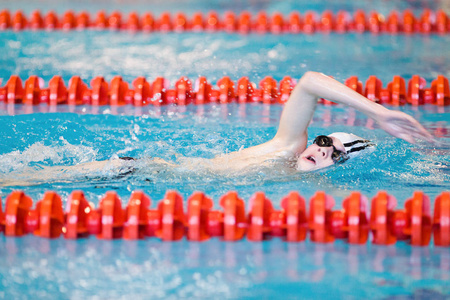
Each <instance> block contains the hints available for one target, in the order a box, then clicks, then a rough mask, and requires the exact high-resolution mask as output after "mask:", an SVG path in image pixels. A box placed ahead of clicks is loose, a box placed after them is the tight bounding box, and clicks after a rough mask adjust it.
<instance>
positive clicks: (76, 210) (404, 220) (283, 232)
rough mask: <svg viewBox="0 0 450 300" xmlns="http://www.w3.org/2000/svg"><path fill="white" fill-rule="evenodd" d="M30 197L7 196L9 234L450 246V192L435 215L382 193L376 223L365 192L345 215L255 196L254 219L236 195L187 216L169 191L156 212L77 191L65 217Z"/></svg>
mask: <svg viewBox="0 0 450 300" xmlns="http://www.w3.org/2000/svg"><path fill="white" fill-rule="evenodd" d="M32 202H33V201H32V200H31V198H30V197H28V196H26V195H25V194H24V193H23V192H22V191H14V192H12V193H11V194H10V195H8V197H7V198H6V205H5V212H4V213H3V211H2V207H1V205H0V229H1V230H0V231H4V233H5V235H6V236H22V235H24V234H28V233H34V234H35V235H36V236H40V237H43V238H57V237H59V236H60V235H61V234H62V233H63V234H64V236H65V238H68V239H77V238H82V237H87V236H88V235H90V234H93V235H97V237H98V238H100V239H108V240H109V239H115V238H122V237H123V238H125V239H129V240H136V239H143V238H146V237H154V236H156V237H158V238H160V239H161V240H163V241H177V240H180V239H182V238H183V236H186V238H187V239H188V240H190V241H205V240H207V239H210V238H212V237H220V238H222V239H223V240H225V241H238V240H241V239H243V238H244V236H245V235H246V236H247V238H248V240H250V241H262V240H265V239H269V238H271V237H279V238H282V239H284V240H286V241H288V242H301V241H304V240H305V239H306V236H307V232H308V231H309V232H310V238H311V240H312V241H313V242H317V243H330V242H333V241H334V240H335V239H345V240H346V241H347V242H348V243H350V244H364V243H366V242H367V240H368V239H369V234H370V232H371V233H372V243H374V244H377V245H391V244H394V243H395V242H397V241H400V240H405V241H408V242H409V243H410V244H411V245H413V246H427V245H429V244H430V241H431V236H432V235H433V236H434V245H435V246H441V247H448V246H450V221H449V220H450V192H448V191H446V192H443V193H441V194H440V195H439V196H438V197H436V200H435V205H434V214H433V217H432V216H431V201H430V199H429V197H428V196H427V195H425V194H424V193H423V192H421V191H416V192H414V194H413V196H412V198H410V199H408V200H407V201H406V202H405V209H396V205H397V200H396V199H395V198H394V197H393V196H391V195H389V194H388V193H386V192H384V191H380V192H378V193H377V195H376V196H375V197H374V198H373V199H372V203H371V210H370V220H369V219H368V214H369V211H368V208H369V206H368V201H367V198H366V197H365V196H364V195H361V194H360V193H359V192H352V193H351V194H350V195H349V197H347V198H345V199H344V200H343V203H342V207H343V208H342V209H341V210H334V211H333V210H332V209H333V206H334V199H333V198H332V197H331V196H329V195H327V194H325V193H324V192H321V191H319V192H317V193H316V194H315V195H314V196H313V197H311V199H310V207H309V213H308V216H307V213H306V206H305V200H304V199H303V197H301V196H300V195H299V194H298V193H297V192H291V193H289V194H288V195H287V196H286V197H284V198H283V199H282V200H281V210H276V209H274V207H273V206H272V203H271V201H270V200H269V199H267V197H266V196H265V194H264V193H262V192H257V193H255V194H254V195H253V196H252V197H251V198H250V200H249V210H248V214H247V215H246V214H245V207H244V201H243V200H242V199H241V198H240V197H239V196H238V194H237V193H236V192H228V193H227V194H225V195H224V196H223V197H222V198H221V199H220V201H219V202H220V206H221V207H222V210H212V207H213V205H214V204H213V201H212V200H211V199H210V198H208V197H207V196H206V195H204V194H203V193H200V192H195V193H194V194H193V195H192V196H190V197H189V198H188V201H187V211H186V213H185V212H184V208H183V199H182V197H181V196H180V195H179V194H178V193H177V192H175V191H168V192H167V193H166V195H165V197H164V199H163V200H162V201H160V202H159V203H158V205H157V209H156V210H155V209H150V208H149V206H150V203H151V200H150V197H149V196H147V195H146V194H145V193H144V192H142V191H135V192H133V193H132V195H131V197H130V200H129V202H128V204H127V206H126V208H124V209H123V208H122V205H121V200H120V199H119V197H118V196H117V194H116V193H115V192H107V193H106V194H105V196H104V197H103V198H102V199H101V200H100V203H99V207H98V209H95V208H94V206H93V205H92V204H90V203H88V201H87V200H86V198H85V196H84V194H83V192H82V191H73V192H72V193H71V194H70V195H69V197H68V199H67V206H66V211H65V212H63V209H62V200H61V198H60V196H59V195H58V194H56V193H55V192H46V193H45V194H44V197H43V198H42V199H41V200H40V201H38V202H37V204H36V208H35V209H33V208H32V205H33V203H32Z"/></svg>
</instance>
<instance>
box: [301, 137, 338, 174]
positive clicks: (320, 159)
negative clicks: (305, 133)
mask: <svg viewBox="0 0 450 300" xmlns="http://www.w3.org/2000/svg"><path fill="white" fill-rule="evenodd" d="M330 138H331V139H332V140H333V146H334V148H333V146H329V147H324V146H323V147H321V146H319V145H317V144H315V143H314V144H312V145H311V146H309V147H308V148H306V149H305V151H303V153H302V154H300V156H299V158H298V160H297V170H299V171H313V170H318V169H322V168H326V167H328V166H331V165H333V164H335V161H334V160H333V152H334V151H335V149H336V150H339V151H342V152H344V153H345V148H344V145H343V144H342V143H341V141H340V140H338V139H337V138H335V137H330Z"/></svg>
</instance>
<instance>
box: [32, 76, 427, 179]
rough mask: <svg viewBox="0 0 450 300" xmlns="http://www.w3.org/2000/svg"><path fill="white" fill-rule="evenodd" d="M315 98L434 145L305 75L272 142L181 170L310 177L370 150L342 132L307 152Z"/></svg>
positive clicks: (395, 114)
mask: <svg viewBox="0 0 450 300" xmlns="http://www.w3.org/2000/svg"><path fill="white" fill-rule="evenodd" d="M320 98H325V99H328V100H331V101H334V102H337V103H340V104H344V105H347V106H350V107H353V108H354V109H356V110H358V111H360V112H362V113H364V114H365V115H367V116H368V117H370V118H372V119H373V120H375V121H376V122H377V123H378V124H379V126H380V127H381V128H382V129H384V130H385V131H386V132H388V133H389V134H391V135H393V136H395V137H397V138H401V139H403V140H405V141H407V142H410V143H415V142H416V140H418V139H420V140H427V141H432V140H433V137H432V135H431V134H430V133H428V132H427V131H426V130H425V128H423V126H422V125H420V124H419V122H417V121H416V120H415V119H414V118H413V117H411V116H409V115H407V114H405V113H403V112H400V111H394V110H389V109H387V108H386V107H384V106H381V105H379V104H377V103H375V102H372V101H370V100H369V99H367V98H366V97H364V96H362V95H360V94H359V93H357V92H355V91H354V90H352V89H350V88H349V87H347V86H345V85H344V84H342V83H340V82H338V81H336V80H334V79H332V78H331V77H328V76H326V75H324V74H321V73H317V72H307V73H306V74H305V75H304V76H303V77H302V78H301V79H300V81H299V82H298V84H297V85H296V87H295V88H294V89H293V91H292V93H291V96H290V98H289V100H288V101H287V103H286V104H285V106H284V109H283V112H282V114H281V119H280V123H279V128H278V131H277V133H276V134H275V137H274V138H273V139H271V140H270V141H268V142H266V143H263V144H260V145H257V146H253V147H250V148H247V149H243V150H239V151H236V152H232V153H228V154H223V155H220V156H217V157H215V158H213V159H204V160H201V161H198V160H196V161H195V162H189V161H186V163H185V164H186V165H184V166H183V167H185V168H186V169H192V170H198V169H199V168H203V169H206V170H209V171H211V172H216V173H219V172H233V171H239V170H248V169H249V168H253V167H255V168H258V167H263V166H268V164H271V165H273V164H274V163H275V164H276V163H277V162H284V164H285V162H290V163H289V165H290V167H291V168H293V169H294V171H295V170H296V171H313V170H318V169H322V168H326V167H328V166H331V165H334V164H336V163H339V162H343V161H345V160H347V159H349V158H351V157H352V156H354V155H355V154H357V153H358V152H359V151H361V150H364V149H366V148H370V147H372V146H373V145H374V144H373V143H371V142H370V141H368V140H365V139H363V138H360V137H358V136H356V135H353V134H350V133H342V132H341V133H333V134H330V135H327V136H326V135H320V136H318V137H316V138H315V139H314V142H313V144H312V145H310V146H309V147H307V142H308V131H307V129H308V125H309V123H310V122H311V119H312V117H313V115H314V111H315V109H316V105H317V101H318V99H320ZM134 162H135V161H134V159H133V158H129V157H126V158H122V159H114V160H107V161H98V162H90V163H83V164H79V165H75V166H70V167H65V168H64V167H63V168H61V167H45V169H47V170H50V169H52V170H54V171H58V172H57V173H59V176H63V175H64V174H66V173H67V174H68V173H72V174H73V172H79V173H80V174H81V173H82V174H88V173H91V172H96V171H97V172H98V171H99V170H105V169H107V170H111V169H113V168H115V169H116V170H117V174H118V175H126V174H130V173H132V172H133V171H134V165H133V163H134ZM149 162H150V163H152V164H159V165H161V166H162V167H167V168H171V167H177V166H179V165H178V164H175V163H173V162H167V161H165V160H163V159H161V158H152V159H150V160H149ZM70 171H73V172H70ZM50 173H53V172H50ZM47 174H49V172H47ZM53 176H55V174H53ZM28 178H29V177H28ZM41 179H42V177H41ZM68 180H69V178H68Z"/></svg>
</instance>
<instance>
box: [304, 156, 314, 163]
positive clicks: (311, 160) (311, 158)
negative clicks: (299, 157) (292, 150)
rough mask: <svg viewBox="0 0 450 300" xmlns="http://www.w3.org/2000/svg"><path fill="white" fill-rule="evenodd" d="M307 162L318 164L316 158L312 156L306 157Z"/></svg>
mask: <svg viewBox="0 0 450 300" xmlns="http://www.w3.org/2000/svg"><path fill="white" fill-rule="evenodd" d="M305 158H306V159H307V160H309V161H310V162H312V163H314V164H315V163H316V160H315V159H314V157H312V156H311V155H310V156H307V157H305Z"/></svg>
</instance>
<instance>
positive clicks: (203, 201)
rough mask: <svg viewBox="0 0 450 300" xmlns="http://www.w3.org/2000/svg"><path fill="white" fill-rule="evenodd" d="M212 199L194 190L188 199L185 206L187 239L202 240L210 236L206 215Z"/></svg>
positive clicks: (211, 204)
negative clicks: (186, 206)
mask: <svg viewBox="0 0 450 300" xmlns="http://www.w3.org/2000/svg"><path fill="white" fill-rule="evenodd" d="M212 207H213V201H212V200H211V199H210V198H208V197H206V196H205V194H203V193H200V192H195V193H194V194H193V195H192V196H191V197H189V199H188V208H187V239H188V240H190V241H204V240H207V239H209V238H210V237H211V235H210V233H209V231H208V228H207V227H208V221H209V220H208V217H209V212H210V210H211V208H212Z"/></svg>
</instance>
